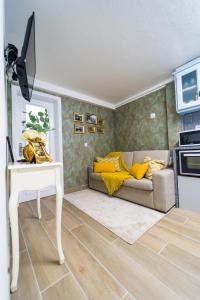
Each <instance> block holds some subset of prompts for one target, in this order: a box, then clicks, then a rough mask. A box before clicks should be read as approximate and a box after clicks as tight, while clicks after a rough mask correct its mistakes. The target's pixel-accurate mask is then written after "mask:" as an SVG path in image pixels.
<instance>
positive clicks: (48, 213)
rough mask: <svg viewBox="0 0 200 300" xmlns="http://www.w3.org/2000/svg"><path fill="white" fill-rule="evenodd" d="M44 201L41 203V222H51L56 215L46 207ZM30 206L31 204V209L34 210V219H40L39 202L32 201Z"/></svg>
mask: <svg viewBox="0 0 200 300" xmlns="http://www.w3.org/2000/svg"><path fill="white" fill-rule="evenodd" d="M45 199H46V198H45ZM44 201H45V200H42V201H41V214H42V218H41V220H42V221H49V220H51V219H53V218H54V214H53V213H52V212H51V210H50V209H49V208H48V207H47V206H45V205H44ZM29 204H30V206H31V208H32V210H33V214H34V217H35V218H36V219H38V213H37V202H36V200H33V201H30V202H29Z"/></svg>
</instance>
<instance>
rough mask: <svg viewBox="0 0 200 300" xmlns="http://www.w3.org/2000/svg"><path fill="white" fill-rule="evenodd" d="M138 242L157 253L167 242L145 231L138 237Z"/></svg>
mask: <svg viewBox="0 0 200 300" xmlns="http://www.w3.org/2000/svg"><path fill="white" fill-rule="evenodd" d="M138 242H140V243H142V244H143V245H144V246H146V247H147V248H149V249H151V250H152V251H154V252H156V253H158V252H159V251H160V250H161V249H163V247H165V246H166V244H167V242H166V241H164V240H162V239H160V238H159V237H157V236H155V235H152V234H151V233H149V232H147V233H145V234H143V235H142V236H141V238H139V239H138ZM114 243H115V242H114Z"/></svg>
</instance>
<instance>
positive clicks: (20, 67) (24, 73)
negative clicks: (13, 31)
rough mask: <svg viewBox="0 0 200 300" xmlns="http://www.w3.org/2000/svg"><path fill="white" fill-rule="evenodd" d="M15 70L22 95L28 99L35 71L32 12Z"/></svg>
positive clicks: (33, 18)
mask: <svg viewBox="0 0 200 300" xmlns="http://www.w3.org/2000/svg"><path fill="white" fill-rule="evenodd" d="M16 71H17V77H18V80H19V86H20V89H21V92H22V95H23V97H24V98H25V99H26V100H28V101H30V100H31V96H32V90H33V85H34V80H35V73H36V58H35V14H34V12H33V14H32V15H31V16H30V18H29V19H28V22H27V26H26V33H25V37H24V43H23V46H22V50H21V56H20V57H19V58H17V60H16Z"/></svg>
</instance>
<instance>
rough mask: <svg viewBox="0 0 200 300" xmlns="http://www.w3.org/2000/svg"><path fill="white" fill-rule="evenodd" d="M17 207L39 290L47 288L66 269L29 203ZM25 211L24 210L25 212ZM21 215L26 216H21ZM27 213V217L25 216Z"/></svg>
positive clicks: (64, 272) (65, 271)
mask: <svg viewBox="0 0 200 300" xmlns="http://www.w3.org/2000/svg"><path fill="white" fill-rule="evenodd" d="M21 210H22V208H21V207H20V208H19V212H20V215H21V217H20V222H21V226H22V231H23V234H24V238H25V241H26V244H27V247H28V251H29V254H30V257H31V260H32V263H33V267H34V270H35V273H36V277H37V280H38V284H39V287H40V290H43V289H45V288H47V287H48V286H49V285H51V284H52V283H53V282H55V281H56V280H58V279H59V278H60V277H61V276H63V275H64V274H66V273H67V272H68V270H67V269H66V267H65V266H64V265H62V266H61V265H59V259H58V253H57V251H56V249H55V248H54V246H53V245H52V243H51V242H50V240H49V239H48V237H47V235H46V233H45V231H44V229H43V228H42V227H41V224H40V223H39V221H38V220H37V219H35V217H33V216H32V210H31V208H30V206H29V204H27V203H24V204H23V213H22V214H21ZM25 211H26V212H25ZM22 215H25V216H26V217H25V218H23V217H22ZM28 215H29V218H28V217H27V216H28Z"/></svg>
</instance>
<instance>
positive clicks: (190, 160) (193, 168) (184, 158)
mask: <svg viewBox="0 0 200 300" xmlns="http://www.w3.org/2000/svg"><path fill="white" fill-rule="evenodd" d="M179 172H180V175H187V176H199V177H200V149H199V150H180V151H179Z"/></svg>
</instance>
